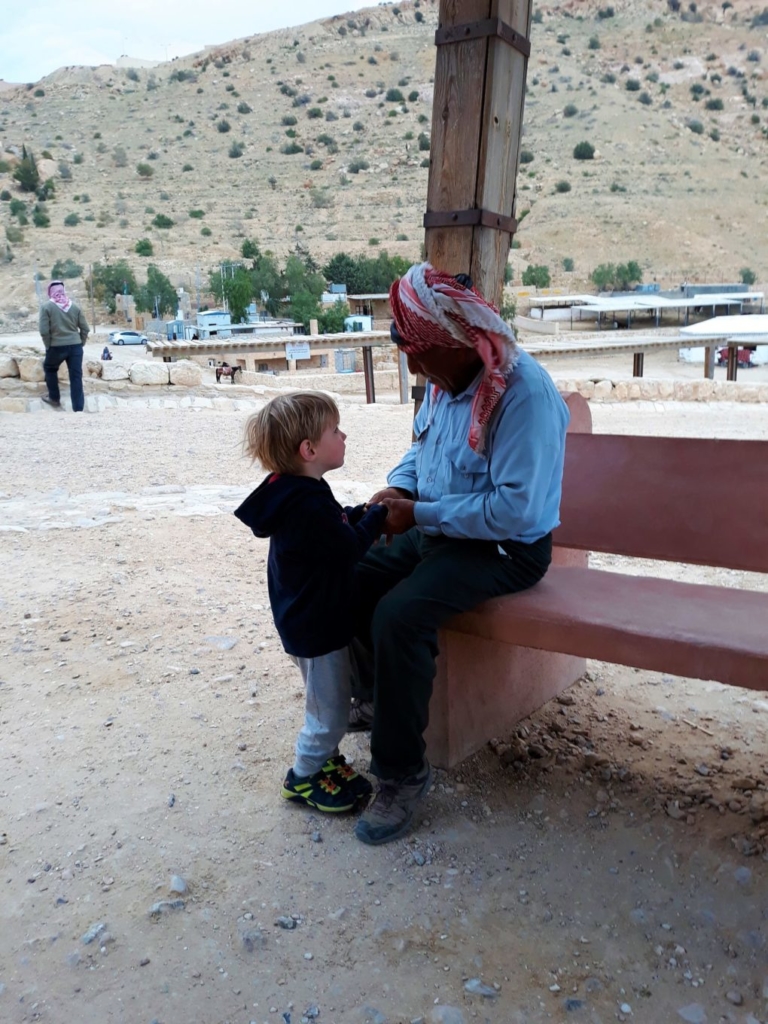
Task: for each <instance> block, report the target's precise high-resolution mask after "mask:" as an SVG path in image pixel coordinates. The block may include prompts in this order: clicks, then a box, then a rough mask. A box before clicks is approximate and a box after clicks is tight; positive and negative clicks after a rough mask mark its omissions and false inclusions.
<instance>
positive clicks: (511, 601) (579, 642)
mask: <svg viewBox="0 0 768 1024" xmlns="http://www.w3.org/2000/svg"><path fill="white" fill-rule="evenodd" d="M450 629H451V631H453V632H457V633H468V634H471V635H473V636H477V637H482V638H484V639H486V640H493V641H496V642H497V643H504V644H512V645H518V646H521V647H532V648H534V649H537V650H542V651H560V652H562V653H564V654H573V655H579V656H581V657H585V658H596V659H599V660H600V661H610V662H614V663H616V664H619V665H631V666H634V667H635V668H644V669H651V670H653V671H658V672H668V673H670V674H673V675H679V676H686V677H691V678H695V679H714V680H717V681H719V682H721V683H729V684H731V685H734V686H744V687H748V688H750V689H755V690H768V593H760V592H755V591H749V590H737V589H733V588H728V587H714V586H706V585H702V584H697V583H680V582H678V581H676V580H666V579H659V578H657V577H649V576H630V575H626V574H623V573H616V572H603V571H601V570H596V569H582V568H563V567H559V566H553V567H552V568H551V569H550V570H549V572H548V573H547V575H546V576H545V577H544V579H543V580H542V581H541V582H540V583H538V584H537V585H536V586H535V587H532V588H531V589H530V590H526V591H524V592H523V593H521V594H512V595H509V596H507V597H502V598H497V599H494V600H491V601H486V602H485V603H484V604H482V605H481V606H480V607H479V608H477V609H475V610H474V611H472V612H468V613H466V614H464V615H460V616H457V617H456V618H455V619H452V620H451V624H450Z"/></svg>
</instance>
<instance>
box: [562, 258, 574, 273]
mask: <svg viewBox="0 0 768 1024" xmlns="http://www.w3.org/2000/svg"><path fill="white" fill-rule="evenodd" d="M573 267H574V263H573V260H572V259H571V257H570V256H566V257H565V258H564V259H563V270H564V271H565V272H566V273H567V274H570V273H571V272H572V271H573Z"/></svg>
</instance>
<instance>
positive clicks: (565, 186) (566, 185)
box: [555, 181, 571, 192]
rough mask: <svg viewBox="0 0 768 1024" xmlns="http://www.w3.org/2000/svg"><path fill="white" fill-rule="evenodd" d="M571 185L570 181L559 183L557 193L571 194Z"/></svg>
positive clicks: (556, 186)
mask: <svg viewBox="0 0 768 1024" xmlns="http://www.w3.org/2000/svg"><path fill="white" fill-rule="evenodd" d="M570 191H571V183H570V181H558V182H557V184H556V185H555V192H570Z"/></svg>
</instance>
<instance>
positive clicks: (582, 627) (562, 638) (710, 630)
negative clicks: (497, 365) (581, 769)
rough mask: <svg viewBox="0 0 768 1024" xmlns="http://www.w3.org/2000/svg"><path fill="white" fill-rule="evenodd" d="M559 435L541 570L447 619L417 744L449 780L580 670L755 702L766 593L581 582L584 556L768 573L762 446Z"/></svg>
mask: <svg viewBox="0 0 768 1024" xmlns="http://www.w3.org/2000/svg"><path fill="white" fill-rule="evenodd" d="M567 401H568V404H569V406H570V408H571V429H570V431H569V436H568V444H567V450H566V463H565V475H564V479H563V502H562V509H561V518H562V524H563V525H562V526H561V527H560V528H559V529H558V530H557V531H556V533H555V554H554V558H553V563H552V566H551V568H550V570H549V572H548V573H547V575H546V576H545V578H544V579H543V580H542V581H541V583H539V584H537V585H536V586H535V587H533V588H532V589H531V590H527V591H525V592H524V593H522V594H512V595H510V596H508V597H503V598H495V599H493V600H491V601H487V602H486V603H485V604H483V605H481V606H480V607H479V608H477V609H475V610H474V611H472V612H469V613H467V614H464V615H460V616H458V617H457V618H455V619H453V620H452V621H451V624H450V628H448V629H445V630H443V631H442V632H441V634H440V652H441V653H440V657H439V658H438V673H437V678H436V680H435V692H434V695H433V698H432V704H431V706H430V726H429V730H428V732H427V740H428V747H429V756H430V758H431V759H432V761H433V763H434V764H436V765H438V766H441V767H449V766H451V765H454V764H456V763H458V762H459V761H461V760H462V759H463V758H465V757H467V756H468V755H469V754H471V753H473V752H474V751H475V750H477V749H478V748H479V747H481V746H482V745H483V744H484V743H486V742H487V741H488V740H489V739H490V738H491V736H495V735H504V734H505V733H508V732H510V731H511V730H512V729H513V727H514V726H515V724H516V723H517V722H519V721H520V719H522V718H525V717H526V716H527V715H529V714H531V712H532V711H534V710H536V708H538V707H540V706H541V705H542V704H544V703H546V701H548V700H549V699H550V698H552V697H553V696H555V695H556V694H558V693H560V692H561V691H562V690H564V689H565V688H566V687H567V686H569V685H570V684H571V683H572V682H574V681H575V680H576V679H578V678H579V677H580V676H581V675H582V674H583V672H584V670H585V667H586V662H585V659H586V658H596V659H599V660H601V661H609V662H614V663H616V664H620V665H631V666H634V667H636V668H644V669H650V670H655V671H662V672H669V673H672V674H674V675H679V676H687V677H693V678H697V679H711V680H717V681H719V682H722V683H729V684H732V685H735V686H744V687H749V688H752V689H758V690H765V689H768V592H766V591H763V592H759V591H755V590H747V589H742V588H741V587H739V586H733V587H723V586H711V585H704V584H692V583H684V582H680V581H679V580H676V579H665V578H660V577H658V576H653V575H648V574H644V575H630V574H629V573H626V572H606V571H603V570H598V569H590V568H588V564H587V559H588V554H587V553H588V552H589V551H600V552H605V553H611V554H615V555H626V556H631V557H635V558H644V559H660V560H663V561H668V562H680V563H692V564H697V565H707V566H716V567H722V568H726V569H735V570H744V571H748V572H758V573H767V572H768V441H718V440H708V439H701V438H673V437H635V436H621V435H609V434H592V433H591V415H590V413H589V408H588V406H587V404H586V402H584V400H583V399H582V398H580V396H578V395H569V396H568V398H567Z"/></svg>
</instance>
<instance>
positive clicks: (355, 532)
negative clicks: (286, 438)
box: [235, 474, 387, 658]
mask: <svg viewBox="0 0 768 1024" xmlns="http://www.w3.org/2000/svg"><path fill="white" fill-rule="evenodd" d="M235 515H236V516H237V518H238V519H239V520H240V521H241V522H243V523H245V525H246V526H250V528H251V529H252V530H253V532H254V533H255V534H256V536H257V537H269V559H268V561H267V582H268V585H269V602H270V604H271V606H272V614H273V615H274V618H275V625H276V626H277V631H278V633H279V634H280V639H281V640H282V642H283V647H284V648H285V650H286V652H287V653H288V654H292V655H293V656H294V657H296V658H319V657H321V656H322V655H324V654H330V652H331V651H338V650H340V649H341V648H342V647H346V646H347V645H348V644H350V643H351V642H352V638H353V635H354V619H355V616H354V612H355V596H354V570H355V565H356V563H357V562H358V561H359V560H360V559H361V558H362V557H363V555H364V554H365V552H366V551H367V550H368V548H369V547H370V546H371V544H373V542H374V541H375V540H376V539H377V538H378V536H379V535H380V533H381V530H382V527H383V525H384V520H385V519H386V518H387V510H386V508H385V507H384V505H372V506H371V507H370V508H369V509H368V510H367V511H366V509H365V506H364V505H358V506H357V507H356V508H347V509H343V508H342V507H341V505H340V504H339V503H338V502H337V501H336V499H335V498H334V496H333V492H332V491H331V488H330V487H329V486H328V484H327V483H326V482H325V480H315V479H314V478H313V477H308V476H289V475H282V474H272V475H271V476H268V477H267V479H266V480H265V481H264V482H263V483H262V484H261V485H260V486H259V487H257V488H256V490H255V491H253V492H252V493H251V494H250V495H249V496H248V497H247V498H246V499H245V501H244V502H243V504H242V505H241V506H240V508H238V509H237V510H236V511H235Z"/></svg>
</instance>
